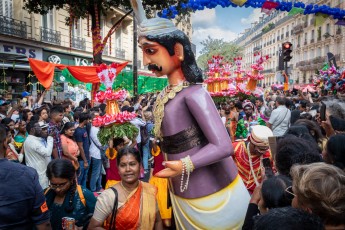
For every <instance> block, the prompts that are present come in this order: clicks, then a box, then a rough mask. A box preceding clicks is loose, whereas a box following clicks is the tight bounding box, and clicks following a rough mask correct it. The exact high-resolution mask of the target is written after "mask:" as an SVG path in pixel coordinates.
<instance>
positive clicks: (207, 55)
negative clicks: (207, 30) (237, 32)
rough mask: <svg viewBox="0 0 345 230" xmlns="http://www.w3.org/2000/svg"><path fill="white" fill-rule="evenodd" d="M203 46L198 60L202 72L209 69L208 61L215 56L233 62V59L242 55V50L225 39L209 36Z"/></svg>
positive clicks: (202, 43)
mask: <svg viewBox="0 0 345 230" xmlns="http://www.w3.org/2000/svg"><path fill="white" fill-rule="evenodd" d="M201 45H202V46H203V48H202V50H201V51H200V54H201V55H200V56H199V57H198V59H197V63H198V66H199V67H200V68H201V69H202V70H206V69H207V68H208V65H207V61H208V60H210V59H211V58H212V56H213V55H221V56H223V57H224V60H225V61H229V62H233V59H234V58H235V57H237V56H239V55H241V54H242V50H243V49H242V48H241V47H239V46H237V45H235V44H233V43H231V42H225V41H223V39H213V38H211V37H210V36H208V37H207V38H206V39H205V40H204V41H202V42H201Z"/></svg>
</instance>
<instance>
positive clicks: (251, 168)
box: [247, 142, 262, 186]
mask: <svg viewBox="0 0 345 230" xmlns="http://www.w3.org/2000/svg"><path fill="white" fill-rule="evenodd" d="M249 144H250V142H249V143H248V144H247V154H248V161H249V167H250V172H251V173H252V174H253V178H254V182H255V184H256V186H258V185H259V184H260V183H259V181H258V178H257V177H256V175H255V172H254V168H253V162H252V158H251V154H250V150H249ZM261 162H262V156H260V168H261Z"/></svg>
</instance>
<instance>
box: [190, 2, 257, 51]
mask: <svg viewBox="0 0 345 230" xmlns="http://www.w3.org/2000/svg"><path fill="white" fill-rule="evenodd" d="M260 16H262V13H261V8H259V9H253V8H245V7H236V8H234V7H227V8H222V7H216V8H214V9H205V10H203V11H196V12H195V13H193V14H192V23H193V36H192V42H193V43H194V44H195V45H196V50H197V56H199V52H200V50H201V49H202V46H201V44H200V42H201V41H203V40H205V39H206V38H207V36H211V38H217V39H223V40H224V41H232V40H234V39H235V38H237V37H238V36H239V34H240V33H241V32H243V31H244V30H245V29H246V28H249V27H250V26H251V23H253V22H255V21H258V19H259V17H260Z"/></svg>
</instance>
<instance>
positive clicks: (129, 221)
mask: <svg viewBox="0 0 345 230" xmlns="http://www.w3.org/2000/svg"><path fill="white" fill-rule="evenodd" d="M116 159H117V167H118V170H119V175H120V177H121V181H120V182H119V183H117V184H116V185H114V186H113V187H112V188H114V189H116V190H117V193H118V197H116V195H115V193H114V191H113V190H112V189H111V188H110V189H106V190H105V191H104V192H102V194H101V195H100V196H99V197H98V199H97V203H96V208H95V212H94V214H93V217H92V219H91V222H90V225H89V229H117V230H131V229H132V230H134V229H163V225H162V221H161V218H160V214H159V210H158V208H157V201H156V188H155V187H154V186H152V185H150V184H148V183H145V182H141V181H139V175H140V162H141V159H140V155H139V153H138V151H137V150H135V149H133V148H124V149H122V150H121V151H119V153H118V154H117V157H116ZM116 198H117V199H118V208H117V211H116V219H115V221H111V217H112V210H113V207H114V201H115V199H116ZM111 222H112V223H113V224H112V226H110V224H109V223H111Z"/></svg>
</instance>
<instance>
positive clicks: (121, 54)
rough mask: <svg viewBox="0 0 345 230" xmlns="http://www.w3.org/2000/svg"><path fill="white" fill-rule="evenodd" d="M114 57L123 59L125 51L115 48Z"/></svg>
mask: <svg viewBox="0 0 345 230" xmlns="http://www.w3.org/2000/svg"><path fill="white" fill-rule="evenodd" d="M115 57H117V58H121V59H125V58H126V51H125V50H124V49H119V48H116V49H115Z"/></svg>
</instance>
